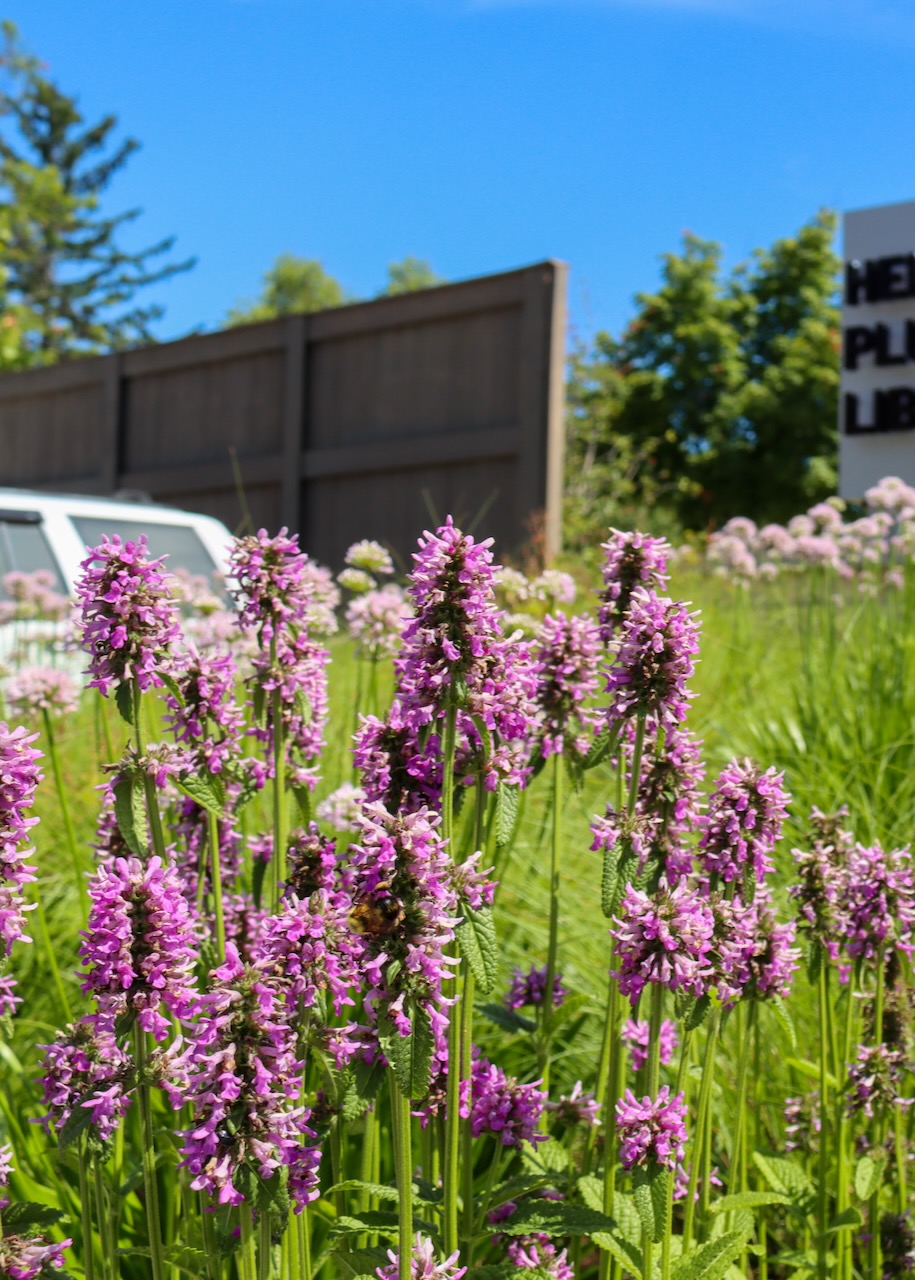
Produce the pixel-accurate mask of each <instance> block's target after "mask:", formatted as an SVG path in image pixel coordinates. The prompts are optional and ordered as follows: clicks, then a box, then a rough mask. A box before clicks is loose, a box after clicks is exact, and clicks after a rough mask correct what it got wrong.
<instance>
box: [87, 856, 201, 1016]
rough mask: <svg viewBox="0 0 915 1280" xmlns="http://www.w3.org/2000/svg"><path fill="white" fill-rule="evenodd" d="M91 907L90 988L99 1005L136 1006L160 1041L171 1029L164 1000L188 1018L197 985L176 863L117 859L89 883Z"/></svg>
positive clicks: (120, 1009) (116, 1011)
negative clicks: (194, 985)
mask: <svg viewBox="0 0 915 1280" xmlns="http://www.w3.org/2000/svg"><path fill="white" fill-rule="evenodd" d="M89 896H90V898H91V900H92V906H91V909H90V912H89V928H88V929H87V930H86V932H85V933H84V934H83V938H84V941H83V944H82V946H81V947H80V956H81V958H82V961H83V963H84V964H85V965H86V966H87V968H88V973H87V974H86V977H85V979H84V981H83V991H84V992H86V993H89V992H92V993H93V994H94V995H95V997H96V1000H97V1001H98V1007H99V1012H100V1014H102V1015H103V1016H105V1017H109V1018H118V1017H120V1016H122V1015H123V1014H125V1013H128V1012H133V1013H135V1014H136V1015H137V1021H138V1023H139V1025H140V1027H141V1028H142V1029H143V1030H144V1031H151V1032H152V1034H153V1036H154V1037H155V1038H156V1040H159V1041H161V1040H164V1039H165V1037H166V1036H167V1035H168V1030H169V1022H168V1019H167V1018H166V1017H164V1015H163V1013H162V1011H161V1010H162V1006H163V1005H164V1007H165V1008H166V1009H167V1010H168V1011H169V1013H172V1014H174V1015H175V1016H176V1017H179V1018H181V1017H184V1016H185V1015H186V1014H187V1013H188V1011H189V1009H190V1007H191V1002H192V999H193V996H194V990H193V986H192V981H193V972H194V964H195V962H196V958H197V949H198V947H197V940H196V938H195V936H194V929H193V922H192V919H191V915H190V910H189V908H188V904H187V899H186V898H185V896H184V893H183V886H182V883H181V879H180V876H179V874H178V871H177V868H176V867H175V866H174V865H173V864H169V863H166V864H164V865H163V863H162V860H161V858H158V857H154V858H150V860H149V862H148V863H146V864H144V863H142V862H141V861H140V859H139V858H115V859H114V860H113V861H112V862H111V863H109V864H108V865H106V866H103V867H100V868H99V870H98V871H97V872H96V874H95V876H94V877H93V879H92V880H91V881H90V884H89Z"/></svg>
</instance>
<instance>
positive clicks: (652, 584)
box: [598, 529, 670, 644]
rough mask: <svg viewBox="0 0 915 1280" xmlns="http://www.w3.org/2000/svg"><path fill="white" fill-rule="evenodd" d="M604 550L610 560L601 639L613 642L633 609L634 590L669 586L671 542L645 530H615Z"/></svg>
mask: <svg viewBox="0 0 915 1280" xmlns="http://www.w3.org/2000/svg"><path fill="white" fill-rule="evenodd" d="M601 550H602V551H604V552H606V560H605V561H604V570H603V573H604V589H603V591H602V593H601V597H600V598H601V606H600V612H599V614H598V618H599V620H600V635H601V639H602V640H603V642H604V644H610V642H611V641H612V640H613V639H614V637H615V635H616V633H617V632H618V630H619V628H620V627H621V626H622V624H623V622H624V620H625V617H626V614H627V613H628V612H629V602H630V600H631V598H632V593H633V591H635V590H636V588H638V587H642V588H645V589H647V590H649V591H662V590H663V589H664V587H666V586H667V576H668V575H667V556H668V555H669V554H670V545H669V544H668V543H667V542H666V541H665V540H664V539H663V538H651V537H649V536H648V534H645V533H622V532H621V531H620V530H619V529H611V530H610V537H609V538H608V540H607V541H606V542H603V543H601Z"/></svg>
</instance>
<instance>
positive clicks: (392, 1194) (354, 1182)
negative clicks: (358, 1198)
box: [324, 1178, 400, 1203]
mask: <svg viewBox="0 0 915 1280" xmlns="http://www.w3.org/2000/svg"><path fill="white" fill-rule="evenodd" d="M334 1191H367V1192H368V1193H369V1195H372V1196H374V1197H375V1199H376V1200H393V1201H395V1203H396V1202H397V1201H398V1200H399V1199H400V1192H399V1191H398V1190H397V1188H396V1187H389V1186H387V1185H385V1184H383V1183H381V1182H363V1181H362V1180H361V1178H347V1179H346V1181H345V1182H335V1183H334V1185H333V1186H332V1187H328V1188H327V1191H326V1192H325V1193H324V1194H325V1195H328V1196H329V1195H331V1194H332V1193H333V1192H334Z"/></svg>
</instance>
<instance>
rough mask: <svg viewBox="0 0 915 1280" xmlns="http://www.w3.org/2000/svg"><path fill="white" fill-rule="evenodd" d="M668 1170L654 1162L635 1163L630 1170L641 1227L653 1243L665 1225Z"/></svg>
mask: <svg viewBox="0 0 915 1280" xmlns="http://www.w3.org/2000/svg"><path fill="white" fill-rule="evenodd" d="M669 1182H670V1170H669V1169H663V1168H661V1167H659V1166H658V1165H656V1164H652V1165H649V1166H647V1167H643V1166H640V1165H636V1167H635V1168H634V1169H633V1171H632V1198H633V1200H634V1201H635V1207H636V1209H637V1210H638V1213H639V1217H640V1218H641V1220H642V1229H643V1230H644V1232H645V1234H646V1235H647V1236H648V1238H649V1240H653V1241H654V1242H655V1244H657V1243H658V1241H659V1240H660V1239H661V1238H662V1237H663V1235H664V1229H665V1227H666V1225H667V1221H666V1219H667V1189H668V1184H669Z"/></svg>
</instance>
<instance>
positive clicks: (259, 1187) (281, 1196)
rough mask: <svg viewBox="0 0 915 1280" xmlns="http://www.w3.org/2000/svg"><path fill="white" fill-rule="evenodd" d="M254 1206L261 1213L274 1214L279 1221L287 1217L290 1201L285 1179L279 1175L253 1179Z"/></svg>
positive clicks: (258, 1175)
mask: <svg viewBox="0 0 915 1280" xmlns="http://www.w3.org/2000/svg"><path fill="white" fill-rule="evenodd" d="M254 1206H255V1208H256V1209H260V1210H261V1211H262V1212H264V1211H269V1212H271V1213H275V1214H276V1215H277V1217H278V1218H279V1219H280V1221H283V1222H285V1220H286V1219H287V1218H288V1217H289V1209H290V1200H289V1189H288V1187H287V1185H286V1178H285V1177H283V1176H282V1175H281V1174H280V1173H275V1174H273V1176H272V1177H270V1178H262V1177H261V1176H260V1174H256V1175H255V1179H254Z"/></svg>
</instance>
